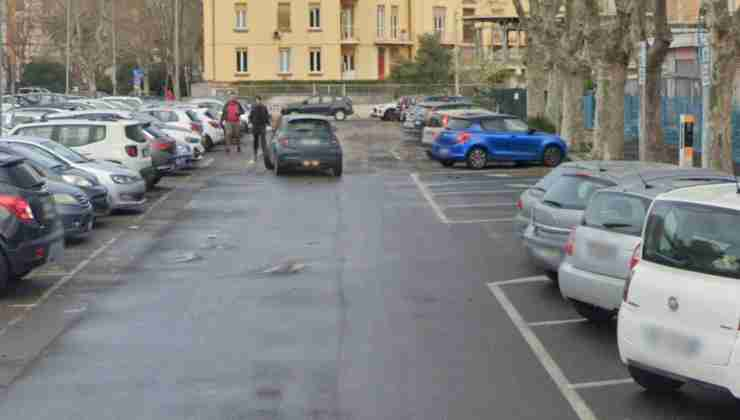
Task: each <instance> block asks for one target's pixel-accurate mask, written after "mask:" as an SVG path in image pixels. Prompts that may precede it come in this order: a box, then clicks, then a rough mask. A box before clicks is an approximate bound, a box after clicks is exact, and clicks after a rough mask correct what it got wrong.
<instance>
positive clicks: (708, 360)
mask: <svg viewBox="0 0 740 420" xmlns="http://www.w3.org/2000/svg"><path fill="white" fill-rule="evenodd" d="M630 266H631V267H632V271H631V275H630V277H629V280H628V282H627V285H626V287H625V291H624V301H623V302H622V305H621V307H620V310H619V325H618V333H617V336H618V342H619V354H620V357H621V359H622V361H623V362H624V363H625V364H627V366H628V368H629V371H630V374H631V375H632V377H633V378H634V379H635V381H636V382H637V383H638V384H640V385H641V386H643V387H644V388H646V389H648V390H653V391H657V392H666V391H671V390H675V389H678V388H679V387H680V386H681V385H683V384H684V383H685V382H689V381H690V382H695V383H698V384H702V385H708V386H710V387H714V388H720V389H723V390H729V391H730V392H731V393H732V394H733V395H734V396H735V397H736V398H740V339H739V338H740V336H739V335H738V330H739V329H740V193H738V188H737V186H736V185H735V184H719V185H710V186H701V187H691V188H685V189H680V190H676V191H672V192H669V193H666V194H662V195H660V196H659V197H658V198H657V199H656V200H655V201H654V202H653V205H652V207H651V208H650V211H649V213H648V217H647V222H646V224H645V228H644V230H643V234H642V243H641V245H639V246H638V247H637V249H636V250H635V253H634V255H633V257H632V260H631V261H630Z"/></svg>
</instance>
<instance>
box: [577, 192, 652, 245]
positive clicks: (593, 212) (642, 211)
mask: <svg viewBox="0 0 740 420" xmlns="http://www.w3.org/2000/svg"><path fill="white" fill-rule="evenodd" d="M650 203H651V200H648V199H647V198H644V197H637V196H634V195H629V194H620V193H612V192H609V193H599V194H596V195H595V196H594V197H593V198H592V199H591V202H590V203H589V204H588V207H587V208H586V213H585V215H584V219H583V222H584V224H585V225H586V226H589V227H593V228H596V229H603V230H608V231H611V232H617V233H622V234H625V235H631V236H640V235H641V234H642V224H643V222H644V221H645V215H646V214H647V211H648V208H650Z"/></svg>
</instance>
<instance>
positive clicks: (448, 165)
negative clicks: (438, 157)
mask: <svg viewBox="0 0 740 420" xmlns="http://www.w3.org/2000/svg"><path fill="white" fill-rule="evenodd" d="M439 163H441V164H442V166H444V167H445V168H451V167H452V166H454V165H455V161H454V160H443V161H441V162H439Z"/></svg>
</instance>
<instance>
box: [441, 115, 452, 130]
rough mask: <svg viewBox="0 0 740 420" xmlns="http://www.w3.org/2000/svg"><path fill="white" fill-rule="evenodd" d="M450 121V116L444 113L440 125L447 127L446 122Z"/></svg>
mask: <svg viewBox="0 0 740 420" xmlns="http://www.w3.org/2000/svg"><path fill="white" fill-rule="evenodd" d="M449 122H450V116H449V115H445V116H444V117H442V127H444V128H447V124H448V123H449Z"/></svg>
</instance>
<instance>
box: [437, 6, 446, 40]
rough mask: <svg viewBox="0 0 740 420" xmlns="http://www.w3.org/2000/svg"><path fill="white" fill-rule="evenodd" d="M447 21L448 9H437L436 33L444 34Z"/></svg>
mask: <svg viewBox="0 0 740 420" xmlns="http://www.w3.org/2000/svg"><path fill="white" fill-rule="evenodd" d="M446 20H447V8H446V7H435V8H434V31H435V32H437V33H440V34H441V33H444V32H445V21H446Z"/></svg>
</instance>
